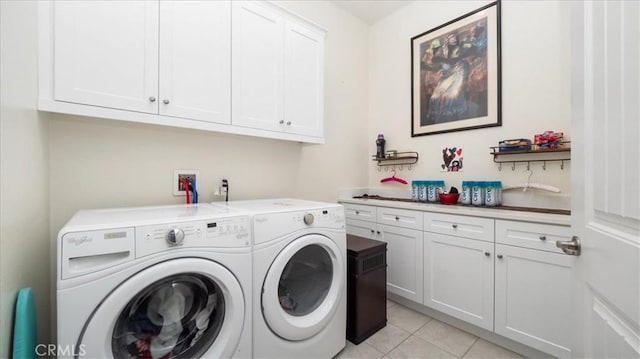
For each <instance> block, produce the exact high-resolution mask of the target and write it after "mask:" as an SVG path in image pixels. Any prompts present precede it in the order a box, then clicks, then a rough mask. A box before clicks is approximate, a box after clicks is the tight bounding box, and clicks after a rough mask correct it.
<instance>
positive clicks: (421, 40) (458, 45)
mask: <svg viewBox="0 0 640 359" xmlns="http://www.w3.org/2000/svg"><path fill="white" fill-rule="evenodd" d="M500 98H501V92H500V2H499V1H498V2H494V3H491V4H488V5H486V6H484V7H482V8H480V9H477V10H475V11H472V12H470V13H468V14H465V15H463V16H461V17H459V18H457V19H454V20H451V21H449V22H447V23H446V24H443V25H440V26H438V27H436V28H434V29H431V30H429V31H427V32H424V33H422V34H420V35H416V36H414V37H412V38H411V137H416V136H425V135H433V134H437V133H445V132H452V131H463V130H470V129H475V128H483V127H492V126H500V125H501V124H502V122H501V116H500V115H501V114H500V112H501V111H500V101H501V100H500Z"/></svg>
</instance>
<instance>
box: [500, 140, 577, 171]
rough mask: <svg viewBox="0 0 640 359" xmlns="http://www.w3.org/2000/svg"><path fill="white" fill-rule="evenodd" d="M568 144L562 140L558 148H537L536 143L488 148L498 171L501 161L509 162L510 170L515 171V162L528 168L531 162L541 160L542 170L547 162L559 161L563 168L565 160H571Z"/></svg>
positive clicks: (545, 167) (568, 142)
mask: <svg viewBox="0 0 640 359" xmlns="http://www.w3.org/2000/svg"><path fill="white" fill-rule="evenodd" d="M570 144H571V142H570V141H566V142H562V143H560V144H559V146H560V148H538V146H537V145H529V146H518V148H517V149H509V150H504V147H499V146H494V147H489V148H490V149H491V152H490V154H491V155H493V162H495V163H498V164H499V167H498V170H499V171H502V164H503V163H511V170H512V171H515V169H516V164H517V163H526V164H527V170H529V169H530V168H531V163H532V162H542V169H543V170H546V169H547V162H560V169H561V170H563V169H564V163H565V161H571V147H570ZM501 149H502V150H503V151H500V150H501Z"/></svg>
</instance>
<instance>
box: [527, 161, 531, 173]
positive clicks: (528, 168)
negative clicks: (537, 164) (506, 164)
mask: <svg viewBox="0 0 640 359" xmlns="http://www.w3.org/2000/svg"><path fill="white" fill-rule="evenodd" d="M530 167H531V162H529V161H527V171H529V170H530Z"/></svg>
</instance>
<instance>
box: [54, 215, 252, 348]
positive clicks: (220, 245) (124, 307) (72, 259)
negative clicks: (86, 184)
mask: <svg viewBox="0 0 640 359" xmlns="http://www.w3.org/2000/svg"><path fill="white" fill-rule="evenodd" d="M57 258H58V265H57V272H58V273H57V302H58V304H57V306H58V327H57V329H58V343H59V345H60V347H59V348H58V352H59V354H62V355H61V356H74V357H87V358H108V357H115V358H125V357H127V358H128V357H140V356H146V355H150V357H153V358H160V357H163V356H165V357H167V356H166V354H168V353H170V355H169V356H168V357H171V358H173V357H183V358H198V357H204V358H229V357H239V358H250V357H251V356H252V351H251V345H252V340H251V328H252V325H251V315H252V312H251V307H252V295H251V285H252V281H251V221H250V217H249V216H246V215H241V214H240V213H239V212H235V211H232V210H230V209H226V208H217V207H214V206H210V205H191V206H186V205H180V206H164V207H141V208H128V209H108V210H83V211H79V212H78V213H77V214H76V215H75V216H74V217H73V218H72V219H71V220H70V221H69V222H68V223H67V225H66V226H65V227H64V228H62V230H61V231H60V233H59V235H58V257H57Z"/></svg>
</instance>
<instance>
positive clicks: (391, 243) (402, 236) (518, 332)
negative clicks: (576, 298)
mask: <svg viewBox="0 0 640 359" xmlns="http://www.w3.org/2000/svg"><path fill="white" fill-rule="evenodd" d="M345 212H346V213H347V233H349V234H354V235H358V236H361V237H366V238H371V239H377V240H381V241H385V242H387V264H388V267H387V290H388V291H389V292H391V293H394V294H397V295H400V296H402V297H404V298H407V299H409V300H412V301H414V302H416V303H420V304H423V305H425V306H427V307H430V308H433V309H435V310H438V311H440V312H442V313H445V314H448V315H450V316H451V317H455V318H458V319H461V320H464V321H466V322H468V323H470V324H473V325H476V326H478V327H481V328H484V329H486V330H489V331H493V332H495V333H496V334H499V335H501V336H503V337H506V338H509V339H512V340H514V341H516V342H519V343H522V344H525V345H527V346H529V347H531V348H535V349H537V350H540V351H542V352H544V353H548V354H550V355H553V356H557V357H570V356H571V351H570V349H569V347H570V343H569V342H570V340H571V332H570V329H571V328H570V325H569V324H570V323H569V313H570V312H571V310H572V302H571V296H570V293H571V290H570V288H571V286H572V283H571V280H572V279H571V276H570V273H571V268H572V267H573V265H574V262H575V258H576V257H573V256H569V255H566V254H564V253H563V252H561V251H560V250H559V249H558V248H557V247H556V241H566V240H569V239H570V238H571V229H570V228H569V227H567V226H560V225H551V224H541V223H529V222H518V221H510V220H502V219H496V220H494V219H492V218H481V217H471V216H466V215H457V214H456V215H453V214H443V213H432V212H422V211H415V210H407V209H397V208H386V207H376V206H367V205H357V204H346V205H345ZM420 215H422V216H424V217H420Z"/></svg>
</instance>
